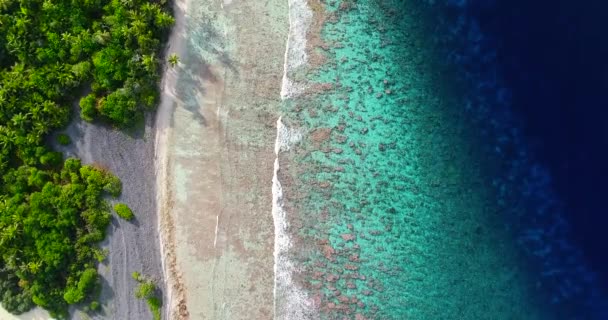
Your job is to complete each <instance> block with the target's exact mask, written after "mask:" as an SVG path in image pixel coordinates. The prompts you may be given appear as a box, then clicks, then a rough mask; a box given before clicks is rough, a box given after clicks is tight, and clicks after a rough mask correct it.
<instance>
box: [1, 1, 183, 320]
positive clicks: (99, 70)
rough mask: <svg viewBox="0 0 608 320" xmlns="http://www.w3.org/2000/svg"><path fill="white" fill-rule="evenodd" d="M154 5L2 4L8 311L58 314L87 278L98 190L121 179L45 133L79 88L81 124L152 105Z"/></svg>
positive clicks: (98, 227) (80, 295) (63, 115)
mask: <svg viewBox="0 0 608 320" xmlns="http://www.w3.org/2000/svg"><path fill="white" fill-rule="evenodd" d="M160 1H161V2H155V1H141V0H53V1H50V0H0V148H1V149H0V174H1V176H2V178H1V179H2V180H1V184H0V299H1V303H2V305H3V306H4V307H5V308H6V309H8V310H9V311H11V312H14V313H20V312H24V311H26V310H28V309H29V308H31V307H32V306H33V305H39V306H41V307H44V308H46V309H48V310H50V311H51V312H52V313H53V314H54V315H56V316H59V317H61V316H64V315H65V314H66V312H67V306H68V305H69V304H74V303H79V302H84V301H85V300H87V297H88V295H89V293H90V292H91V291H92V289H93V288H94V287H95V286H96V283H97V277H98V276H97V272H96V269H95V263H96V261H98V260H99V259H100V258H101V257H103V254H102V253H101V251H100V250H99V249H97V246H96V243H98V242H99V241H101V240H102V239H103V238H104V235H105V229H106V227H107V225H108V223H109V219H110V208H109V206H108V204H107V203H106V202H105V201H104V200H103V195H104V194H105V193H107V194H109V195H112V196H117V195H119V194H120V192H121V184H120V181H119V180H118V179H117V178H116V177H115V176H113V175H111V174H110V173H108V172H105V171H104V170H101V169H98V168H95V167H92V166H82V165H81V163H80V161H79V160H77V159H68V160H66V161H65V162H64V161H63V159H62V155H61V154H60V153H58V152H54V151H52V150H51V149H50V148H49V147H48V146H46V145H45V141H46V138H47V137H48V134H49V133H50V132H51V130H53V129H56V128H60V127H62V126H65V125H66V124H67V122H68V120H69V114H70V110H71V106H72V105H73V104H74V103H75V102H76V101H77V98H76V97H77V96H79V95H81V93H83V92H90V93H89V94H88V95H87V96H85V97H84V98H82V99H81V100H80V107H81V114H82V117H83V118H84V119H85V120H88V121H92V120H95V119H100V120H102V121H106V122H110V123H112V124H114V125H116V126H119V127H124V126H128V125H130V124H132V123H133V122H134V121H136V120H137V119H138V118H140V117H141V116H142V113H143V111H145V110H146V109H147V108H150V107H152V106H154V104H155V103H156V100H157V96H158V93H157V82H158V73H159V65H160V60H159V59H158V58H157V57H158V56H159V55H160V46H161V40H162V38H163V36H164V33H165V31H166V30H167V29H168V28H169V27H170V26H171V24H172V23H173V18H172V17H171V16H170V15H169V14H168V12H167V10H166V8H165V7H166V6H165V4H164V2H163V1H164V0H160ZM75 100H76V101H75ZM59 139H60V140H59V142H60V143H69V139H65V138H61V137H60V138H59Z"/></svg>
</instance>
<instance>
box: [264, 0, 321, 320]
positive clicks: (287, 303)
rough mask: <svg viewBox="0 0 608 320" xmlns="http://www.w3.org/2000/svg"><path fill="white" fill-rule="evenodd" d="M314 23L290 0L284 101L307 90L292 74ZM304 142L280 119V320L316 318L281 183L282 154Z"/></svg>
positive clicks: (275, 198) (276, 185) (304, 7)
mask: <svg viewBox="0 0 608 320" xmlns="http://www.w3.org/2000/svg"><path fill="white" fill-rule="evenodd" d="M311 20H312V11H311V10H310V8H308V4H307V0H289V34H288V36H287V44H286V48H285V63H284V70H283V82H282V86H281V99H282V100H286V99H289V98H294V97H296V96H298V95H299V94H300V93H302V92H303V91H304V84H301V83H297V81H294V80H293V79H291V78H290V75H291V74H293V73H294V72H295V71H297V69H298V68H301V67H304V66H306V62H307V59H308V57H307V55H306V33H307V32H308V28H309V26H310V22H311ZM301 139H302V133H301V132H300V131H299V130H295V129H293V128H289V127H288V126H287V125H285V124H284V123H283V121H282V119H281V118H280V117H279V119H278V120H277V137H276V141H275V147H274V152H275V154H276V155H277V157H276V159H275V161H274V174H273V177H272V218H273V221H274V315H275V316H274V318H275V319H276V320H305V319H316V318H318V315H315V309H314V306H313V304H312V302H311V300H310V299H309V297H308V296H307V294H306V293H305V292H304V291H303V290H302V289H301V288H299V287H298V285H297V284H296V283H294V281H293V279H292V275H293V274H294V272H296V271H297V267H296V266H295V265H294V263H293V262H291V261H290V260H289V256H288V253H289V250H290V248H291V246H292V244H291V240H290V238H289V233H288V227H289V224H288V219H287V212H286V210H285V208H284V203H283V201H284V200H283V187H282V186H281V182H280V181H279V178H278V174H279V170H280V163H279V162H280V161H279V154H280V153H281V152H285V151H288V150H289V149H290V148H291V147H292V146H293V145H294V144H296V143H297V142H298V141H300V140H301Z"/></svg>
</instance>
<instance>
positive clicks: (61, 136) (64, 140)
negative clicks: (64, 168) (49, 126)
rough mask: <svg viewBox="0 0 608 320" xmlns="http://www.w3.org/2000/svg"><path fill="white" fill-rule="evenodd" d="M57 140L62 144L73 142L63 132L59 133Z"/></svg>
mask: <svg viewBox="0 0 608 320" xmlns="http://www.w3.org/2000/svg"><path fill="white" fill-rule="evenodd" d="M57 142H59V144H60V145H62V146H67V145H68V144H70V143H71V142H72V140H71V139H70V137H69V136H68V135H67V134H65V133H61V134H58V135H57Z"/></svg>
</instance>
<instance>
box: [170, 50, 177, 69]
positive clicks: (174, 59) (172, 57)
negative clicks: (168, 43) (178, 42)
mask: <svg viewBox="0 0 608 320" xmlns="http://www.w3.org/2000/svg"><path fill="white" fill-rule="evenodd" d="M168 61H169V64H170V65H171V66H172V67H175V66H176V65H178V64H179V57H178V56H177V54H175V53H172V54H171V55H169V59H168Z"/></svg>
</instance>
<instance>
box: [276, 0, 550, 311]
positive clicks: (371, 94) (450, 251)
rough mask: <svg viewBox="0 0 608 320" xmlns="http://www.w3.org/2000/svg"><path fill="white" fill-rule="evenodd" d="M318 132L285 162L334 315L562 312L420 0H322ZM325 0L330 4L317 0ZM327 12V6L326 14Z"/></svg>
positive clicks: (302, 234)
mask: <svg viewBox="0 0 608 320" xmlns="http://www.w3.org/2000/svg"><path fill="white" fill-rule="evenodd" d="M321 7H324V10H325V14H326V15H327V16H328V20H327V23H326V24H325V25H324V27H323V29H322V37H321V38H322V40H323V41H324V45H323V46H321V47H320V48H317V49H316V50H317V53H319V54H321V55H323V56H324V57H325V58H326V61H325V63H323V64H322V65H321V66H320V67H319V68H316V67H315V66H311V67H309V69H308V73H307V79H308V82H309V83H308V84H309V88H315V89H316V91H314V94H308V95H303V96H301V97H297V98H292V99H290V100H288V101H286V102H285V104H284V106H283V119H284V121H285V122H286V123H288V124H289V126H291V127H295V128H300V129H301V130H303V131H304V132H305V135H304V139H303V140H302V141H301V142H300V143H299V144H298V145H297V146H295V147H294V148H292V149H291V151H290V152H289V153H287V154H286V155H285V157H286V159H287V162H288V163H289V165H288V166H283V165H282V170H283V173H282V175H283V177H281V180H282V182H283V184H284V185H286V186H287V187H286V192H285V195H286V197H287V203H286V207H287V209H288V212H294V213H295V215H294V216H291V217H290V218H289V223H290V226H291V233H292V238H293V241H294V243H295V244H296V245H297V250H292V254H293V256H292V259H293V260H294V261H295V262H296V265H298V266H299V268H300V271H299V272H298V274H297V275H296V279H297V280H298V282H299V284H300V285H301V286H303V287H304V288H306V291H307V292H308V294H309V296H310V297H311V298H312V300H313V301H314V303H315V305H316V306H317V307H318V308H319V310H321V318H323V319H342V318H347V319H354V318H357V317H358V319H364V318H368V319H545V318H546V319H554V318H555V316H554V315H551V314H549V313H548V311H546V309H545V308H543V301H544V295H545V293H544V291H543V288H542V284H541V283H539V282H538V281H537V279H536V278H534V277H532V276H531V274H532V273H531V272H529V271H531V270H532V269H531V267H530V266H529V265H528V263H527V260H526V259H525V258H524V256H523V255H522V253H521V252H520V249H519V247H518V243H517V241H516V237H514V235H513V233H512V231H511V230H510V229H509V228H507V227H506V224H505V219H503V215H504V206H503V205H501V203H500V202H499V200H498V198H497V195H496V194H495V188H494V187H493V186H492V174H493V172H494V170H496V167H497V166H496V165H495V164H496V163H497V162H498V158H496V157H494V155H493V153H488V152H487V148H486V146H485V145H484V142H483V139H482V138H481V137H480V134H479V133H478V131H477V129H476V128H477V127H476V126H475V124H474V121H472V120H471V119H470V115H469V114H468V113H467V112H466V111H465V110H466V108H465V104H466V101H465V96H466V95H464V94H462V92H461V91H462V90H463V86H462V85H461V84H459V83H458V81H457V78H458V77H457V76H456V75H455V74H454V72H455V71H454V70H452V69H451V68H450V67H448V66H446V64H445V63H443V61H444V60H442V58H441V54H440V52H442V50H441V49H442V48H439V47H437V46H436V44H435V41H433V40H434V36H433V34H432V32H433V30H434V25H433V22H434V21H436V20H435V18H436V17H434V16H433V15H434V14H437V12H434V11H432V9H431V8H429V7H427V6H425V5H422V4H421V3H420V2H419V1H413V0H412V1H409V0H408V1H396V0H395V1H391V0H386V1H380V0H378V1H367V2H358V3H356V4H355V3H354V2H349V1H335V2H332V4H330V5H322V6H321ZM315 10H320V9H319V7H315ZM318 12H320V11H318Z"/></svg>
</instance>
